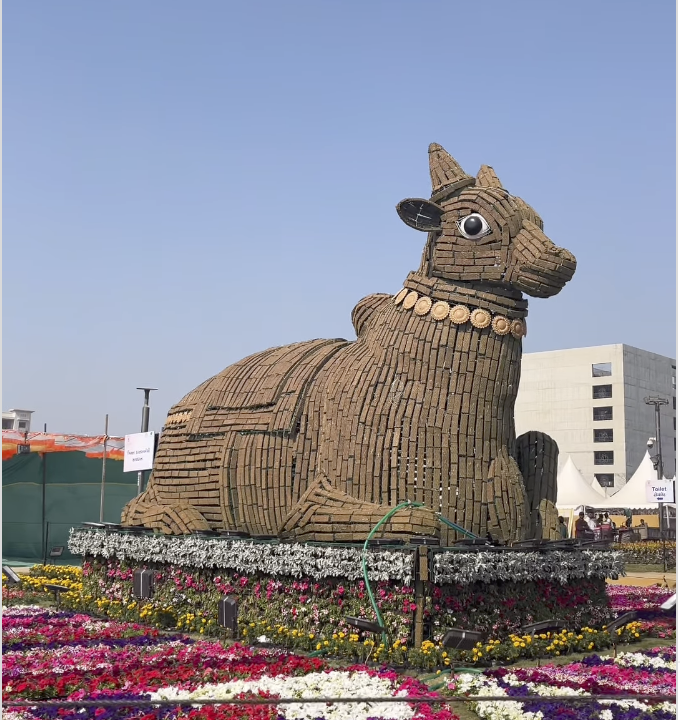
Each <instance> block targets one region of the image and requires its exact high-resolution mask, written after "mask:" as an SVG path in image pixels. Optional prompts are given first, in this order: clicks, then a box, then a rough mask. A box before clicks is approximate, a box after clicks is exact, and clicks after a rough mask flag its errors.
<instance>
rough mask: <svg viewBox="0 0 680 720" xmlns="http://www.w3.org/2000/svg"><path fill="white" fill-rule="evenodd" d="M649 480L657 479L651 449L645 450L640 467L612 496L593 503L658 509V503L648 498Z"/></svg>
mask: <svg viewBox="0 0 680 720" xmlns="http://www.w3.org/2000/svg"><path fill="white" fill-rule="evenodd" d="M648 480H656V470H655V469H654V465H653V464H652V459H651V458H650V457H649V451H647V452H645V456H644V457H643V458H642V462H641V463H640V465H639V466H638V469H637V470H636V471H635V472H634V473H633V475H632V476H631V478H630V480H629V481H628V482H627V483H626V484H625V485H624V486H623V487H622V488H621V490H619V491H618V492H616V493H614V494H613V495H612V496H611V497H608V498H600V501H599V502H598V503H593V507H597V508H631V510H633V509H636V508H637V509H656V508H658V507H659V506H658V504H657V503H650V502H648V500H647V490H646V484H647V481H648Z"/></svg>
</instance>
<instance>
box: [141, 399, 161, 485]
mask: <svg viewBox="0 0 680 720" xmlns="http://www.w3.org/2000/svg"><path fill="white" fill-rule="evenodd" d="M137 390H143V391H144V405H142V432H143V433H145V432H149V393H151V391H152V390H158V388H152V387H138V388H137ZM145 475H146V471H145V470H140V471H139V472H138V473H137V495H141V494H142V493H143V492H144V479H145Z"/></svg>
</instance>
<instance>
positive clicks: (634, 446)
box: [515, 345, 676, 487]
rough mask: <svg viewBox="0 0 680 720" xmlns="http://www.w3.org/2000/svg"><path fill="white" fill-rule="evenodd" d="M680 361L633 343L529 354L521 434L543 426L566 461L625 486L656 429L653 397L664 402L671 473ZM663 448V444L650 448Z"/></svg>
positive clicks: (665, 451)
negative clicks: (650, 402)
mask: <svg viewBox="0 0 680 720" xmlns="http://www.w3.org/2000/svg"><path fill="white" fill-rule="evenodd" d="M675 365H676V363H675V360H674V359H672V358H668V357H665V356H663V355H657V354H655V353H650V352H646V351H645V350H639V349H638V348H634V347H631V346H630V345H601V346H598V347H588V348H574V349H570V350H554V351H550V352H539V353H527V354H525V355H524V356H523V357H522V378H521V381H520V385H519V391H518V395H517V403H516V405H515V423H516V427H517V434H518V435H520V434H521V433H523V432H526V431H527V430H542V431H543V432H546V433H548V434H549V435H550V436H551V437H553V438H554V439H555V440H556V441H557V444H558V445H559V448H560V461H559V467H560V469H561V468H562V465H563V464H564V463H565V462H566V460H567V457H568V456H571V458H572V459H573V461H574V464H575V465H576V467H577V468H578V470H579V471H580V473H581V474H582V475H583V477H584V478H585V479H586V481H587V482H592V480H593V476H595V477H596V479H597V480H598V482H599V483H600V485H601V486H602V487H613V486H614V485H617V486H619V485H622V484H623V482H624V481H625V480H628V479H629V478H630V477H631V475H632V474H633V473H634V472H635V470H636V468H637V467H638V465H639V464H640V461H641V460H642V458H643V457H644V454H645V451H646V450H647V441H648V440H649V438H650V437H654V436H655V435H656V425H655V422H656V421H655V410H654V406H652V405H647V404H645V401H644V399H645V398H646V397H648V396H660V397H663V398H666V399H667V400H668V405H664V406H662V407H661V443H662V445H661V447H662V455H663V465H664V475H665V476H666V477H673V475H675V474H676V440H675V403H676V401H675ZM657 452H658V450H657V446H654V448H652V449H651V454H652V455H654V454H656V453H657Z"/></svg>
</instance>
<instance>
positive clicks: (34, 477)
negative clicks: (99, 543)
mask: <svg viewBox="0 0 680 720" xmlns="http://www.w3.org/2000/svg"><path fill="white" fill-rule="evenodd" d="M43 477H44V488H45V517H44V523H43ZM101 479H102V461H101V458H88V457H87V456H86V455H85V453H83V452H78V451H75V452H58V453H35V452H31V453H27V454H25V455H15V456H14V457H12V458H10V459H8V460H3V461H2V558H3V562H6V561H8V562H10V563H11V562H12V561H20V562H42V560H43V555H45V554H46V555H47V558H48V561H50V558H49V553H50V550H51V549H52V548H53V547H59V546H61V547H63V554H62V555H61V556H60V557H59V560H60V561H63V560H68V559H73V558H74V556H73V555H72V554H71V553H69V550H68V545H67V542H68V533H69V530H70V528H72V527H73V526H74V525H79V524H80V523H81V522H85V521H90V522H98V521H99V505H100V493H101ZM136 494H137V473H124V472H123V462H122V460H110V459H108V460H107V461H106V484H105V491H104V518H103V519H104V521H105V522H120V514H121V511H122V509H123V506H124V505H125V504H126V503H127V502H128V501H129V500H131V499H132V498H133V497H134V496H135V495H136Z"/></svg>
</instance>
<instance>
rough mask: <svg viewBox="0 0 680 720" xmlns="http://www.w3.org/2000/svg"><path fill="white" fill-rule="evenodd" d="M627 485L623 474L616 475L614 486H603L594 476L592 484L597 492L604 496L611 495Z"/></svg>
mask: <svg viewBox="0 0 680 720" xmlns="http://www.w3.org/2000/svg"><path fill="white" fill-rule="evenodd" d="M625 486H626V478H625V477H623V475H614V487H602V485H600V483H599V482H598V481H597V478H596V477H593V483H592V485H591V487H592V488H593V489H594V490H595V492H597V493H598V495H601V496H602V497H603V498H609V497H611V496H612V495H613V494H614V493H617V492H618V491H619V490H621V489H622V488H624V487H625Z"/></svg>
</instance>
